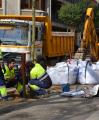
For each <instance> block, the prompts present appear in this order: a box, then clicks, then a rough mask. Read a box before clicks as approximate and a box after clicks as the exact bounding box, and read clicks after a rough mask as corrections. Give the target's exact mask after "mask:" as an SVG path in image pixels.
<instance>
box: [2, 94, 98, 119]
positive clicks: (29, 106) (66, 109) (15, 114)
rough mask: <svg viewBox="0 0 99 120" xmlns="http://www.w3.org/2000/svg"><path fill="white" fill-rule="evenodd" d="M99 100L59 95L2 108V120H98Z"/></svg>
mask: <svg viewBox="0 0 99 120" xmlns="http://www.w3.org/2000/svg"><path fill="white" fill-rule="evenodd" d="M98 103H99V98H98V97H96V98H89V99H88V98H77V97H75V98H73V97H71V98H67V97H61V96H60V95H59V94H56V95H51V96H50V97H48V98H41V99H37V100H36V99H35V100H33V99H31V100H27V102H23V103H21V104H17V105H9V106H8V107H7V108H6V107H5V108H3V109H2V108H0V120H33V119H35V120H98V119H99V118H98V114H99V104H98Z"/></svg>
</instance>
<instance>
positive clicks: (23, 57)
mask: <svg viewBox="0 0 99 120" xmlns="http://www.w3.org/2000/svg"><path fill="white" fill-rule="evenodd" d="M21 60H22V79H23V95H24V96H23V97H24V98H26V87H25V84H26V75H25V74H26V71H25V63H26V54H25V53H23V54H22V55H21Z"/></svg>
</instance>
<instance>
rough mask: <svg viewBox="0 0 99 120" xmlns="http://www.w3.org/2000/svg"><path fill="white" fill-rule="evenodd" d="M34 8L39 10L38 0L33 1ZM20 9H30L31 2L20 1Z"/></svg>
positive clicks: (26, 0) (27, 0)
mask: <svg viewBox="0 0 99 120" xmlns="http://www.w3.org/2000/svg"><path fill="white" fill-rule="evenodd" d="M42 2H44V1H41V3H42ZM42 4H44V3H42ZM35 8H36V9H40V0H36V1H35ZM21 9H32V0H21Z"/></svg>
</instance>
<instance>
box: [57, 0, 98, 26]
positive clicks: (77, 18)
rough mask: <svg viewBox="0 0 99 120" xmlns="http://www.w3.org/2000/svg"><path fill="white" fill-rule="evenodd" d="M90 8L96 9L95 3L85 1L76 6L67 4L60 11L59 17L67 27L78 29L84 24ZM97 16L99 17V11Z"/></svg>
mask: <svg viewBox="0 0 99 120" xmlns="http://www.w3.org/2000/svg"><path fill="white" fill-rule="evenodd" d="M88 7H93V8H94V7H95V4H94V3H93V1H91V0H83V1H82V2H79V3H75V4H71V3H68V2H67V3H66V4H64V5H62V6H61V8H60V10H59V11H58V17H59V19H60V20H61V21H62V22H63V23H65V24H66V25H68V26H74V27H76V28H78V27H81V26H82V25H83V24H84V19H85V13H86V9H87V8H88ZM97 14H98V15H99V10H98V12H97Z"/></svg>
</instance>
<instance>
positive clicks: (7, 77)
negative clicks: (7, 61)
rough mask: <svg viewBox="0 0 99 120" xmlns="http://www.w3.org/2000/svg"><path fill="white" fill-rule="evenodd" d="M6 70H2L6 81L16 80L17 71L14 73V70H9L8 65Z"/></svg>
mask: <svg viewBox="0 0 99 120" xmlns="http://www.w3.org/2000/svg"><path fill="white" fill-rule="evenodd" d="M4 67H5V68H4V69H5V70H4V69H2V71H3V73H4V78H5V80H11V79H14V77H15V71H14V68H13V69H11V70H10V69H9V68H8V66H7V65H5V66H4Z"/></svg>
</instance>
